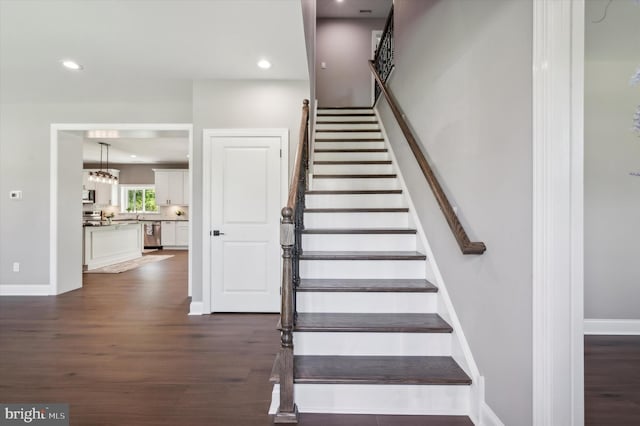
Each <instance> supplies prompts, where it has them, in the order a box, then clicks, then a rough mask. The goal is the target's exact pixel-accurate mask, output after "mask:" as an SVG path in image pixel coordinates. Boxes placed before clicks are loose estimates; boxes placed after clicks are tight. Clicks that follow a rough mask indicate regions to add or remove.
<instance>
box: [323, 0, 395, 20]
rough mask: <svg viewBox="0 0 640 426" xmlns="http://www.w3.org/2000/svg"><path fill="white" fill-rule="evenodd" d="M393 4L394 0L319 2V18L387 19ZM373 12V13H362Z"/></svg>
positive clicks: (333, 0)
mask: <svg viewBox="0 0 640 426" xmlns="http://www.w3.org/2000/svg"><path fill="white" fill-rule="evenodd" d="M392 4H393V1H392V0H344V1H342V2H338V1H336V0H317V8H316V16H317V17H318V18H386V17H387V15H389V10H390V9H391V5H392ZM360 10H371V13H360Z"/></svg>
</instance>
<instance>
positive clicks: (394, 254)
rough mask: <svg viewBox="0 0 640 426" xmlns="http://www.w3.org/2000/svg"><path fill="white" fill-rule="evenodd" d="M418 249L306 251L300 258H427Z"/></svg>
mask: <svg viewBox="0 0 640 426" xmlns="http://www.w3.org/2000/svg"><path fill="white" fill-rule="evenodd" d="M426 259H427V256H426V255H424V254H422V253H419V252H417V251H305V252H303V253H302V254H301V255H300V260H426Z"/></svg>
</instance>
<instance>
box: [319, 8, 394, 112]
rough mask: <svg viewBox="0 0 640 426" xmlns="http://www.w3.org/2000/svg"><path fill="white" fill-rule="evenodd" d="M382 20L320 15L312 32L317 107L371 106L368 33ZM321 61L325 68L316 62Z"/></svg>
mask: <svg viewBox="0 0 640 426" xmlns="http://www.w3.org/2000/svg"><path fill="white" fill-rule="evenodd" d="M384 23H385V19H373V18H364V19H363V18H358V19H355V18H354V19H335V18H321V19H318V22H317V28H316V30H317V35H316V79H317V80H316V96H317V98H318V106H320V107H327V106H329V107H330V106H369V105H371V71H370V70H369V64H368V62H367V61H368V60H369V59H372V57H371V32H372V31H373V30H382V29H383V28H384ZM322 62H325V63H326V65H327V68H326V69H322V68H321V67H320V64H321V63H322Z"/></svg>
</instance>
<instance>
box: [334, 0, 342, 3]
mask: <svg viewBox="0 0 640 426" xmlns="http://www.w3.org/2000/svg"><path fill="white" fill-rule="evenodd" d="M343 1H344V0H336V3H342V2H343Z"/></svg>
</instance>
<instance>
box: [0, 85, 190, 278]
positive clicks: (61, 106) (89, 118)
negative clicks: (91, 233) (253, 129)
mask: <svg viewBox="0 0 640 426" xmlns="http://www.w3.org/2000/svg"><path fill="white" fill-rule="evenodd" d="M128 96H129V97H128V98H126V99H125V98H122V99H120V100H118V101H115V100H113V101H111V102H94V103H80V102H75V103H73V102H64V101H60V102H56V103H38V104H35V103H26V102H25V103H5V102H2V99H1V98H0V170H1V174H0V194H8V192H9V191H10V190H12V189H20V190H22V191H23V194H24V195H23V197H24V198H23V199H22V200H21V201H10V200H9V199H8V197H6V196H2V197H0V235H2V238H0V284H22V285H30V284H41V285H43V284H48V283H49V220H50V217H49V209H50V207H49V206H50V203H49V197H50V190H49V182H50V179H49V170H50V168H49V162H50V144H51V142H50V125H51V123H163V122H164V123H190V122H191V93H190V92H185V93H184V94H183V95H182V97H175V98H171V99H165V98H161V97H158V98H156V99H153V100H147V98H146V97H145V96H139V95H138V94H136V93H135V92H131V93H130V94H129V95H128ZM68 148H69V147H65V152H67V153H69V151H68ZM77 149H78V150H79V151H78V152H79V153H78V155H79V156H80V157H79V158H80V159H81V158H82V144H81V143H79V144H78V147H77ZM77 158H78V157H77V156H76V155H72V156H63V157H61V158H60V165H59V167H60V168H62V169H65V168H70V167H76V165H77V167H78V168H79V170H81V167H82V163H81V162H77ZM80 176H81V175H80ZM63 182H66V181H61V184H62V183H63ZM75 190H76V189H74V188H70V187H68V186H67V185H66V184H63V185H62V186H61V188H60V191H61V194H62V193H68V191H75ZM77 190H80V186H79V187H78V189H77ZM77 206H78V209H80V204H79V203H78V204H77ZM79 211H80V210H78V212H79ZM78 214H79V213H78ZM12 262H20V263H21V271H20V272H19V273H14V272H11V263H12Z"/></svg>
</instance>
